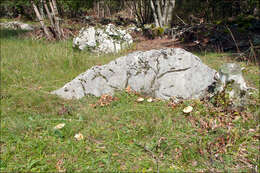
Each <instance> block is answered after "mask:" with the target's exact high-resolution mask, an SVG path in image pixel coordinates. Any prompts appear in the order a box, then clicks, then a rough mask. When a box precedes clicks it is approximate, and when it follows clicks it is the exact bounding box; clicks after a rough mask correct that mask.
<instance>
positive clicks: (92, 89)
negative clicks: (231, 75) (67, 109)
mask: <svg viewBox="0 0 260 173" xmlns="http://www.w3.org/2000/svg"><path fill="white" fill-rule="evenodd" d="M215 74H216V71H215V70H213V69H211V68H209V67H208V66H207V65H205V64H203V63H202V61H201V60H200V59H199V58H198V57H197V56H195V55H193V54H192V53H189V52H187V51H185V50H183V49H181V48H165V49H160V50H150V51H146V52H141V51H137V52H134V53H131V54H128V55H127V56H123V57H120V58H118V59H116V60H114V61H111V62H110V63H108V64H106V65H103V66H94V67H92V68H90V69H89V70H87V71H86V72H84V73H82V74H80V75H79V76H77V77H76V78H75V79H73V80H72V81H71V82H69V83H67V84H65V85H64V86H63V87H62V88H60V89H58V90H55V91H53V92H52V94H57V95H58V96H60V97H62V98H66V99H72V98H76V99H80V98H82V97H84V96H86V95H89V94H90V95H94V96H101V95H103V94H110V95H113V94H114V92H115V91H117V90H122V89H125V88H126V87H128V86H130V87H131V89H133V90H135V91H137V92H139V93H142V94H144V95H148V96H151V97H155V98H161V99H166V100H169V99H170V98H178V99H193V98H200V97H203V96H205V95H206V94H207V89H208V87H209V86H210V85H212V84H213V83H214V82H215V79H214V76H215Z"/></svg>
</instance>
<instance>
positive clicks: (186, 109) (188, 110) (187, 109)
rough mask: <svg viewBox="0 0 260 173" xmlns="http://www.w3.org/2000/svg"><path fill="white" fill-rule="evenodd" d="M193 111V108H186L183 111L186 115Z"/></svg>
mask: <svg viewBox="0 0 260 173" xmlns="http://www.w3.org/2000/svg"><path fill="white" fill-rule="evenodd" d="M192 110H193V107H191V106H187V107H185V108H184V109H183V112H184V113H185V114H188V113H190V112H191V111H192Z"/></svg>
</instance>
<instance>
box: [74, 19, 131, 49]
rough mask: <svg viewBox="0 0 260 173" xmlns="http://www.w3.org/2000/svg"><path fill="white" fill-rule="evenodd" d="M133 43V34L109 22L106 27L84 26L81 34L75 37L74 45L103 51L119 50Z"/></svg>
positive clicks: (79, 47)
mask: <svg viewBox="0 0 260 173" xmlns="http://www.w3.org/2000/svg"><path fill="white" fill-rule="evenodd" d="M132 43H133V39H132V36H131V35H130V34H129V33H127V31H126V30H122V29H120V28H117V27H116V26H114V25H113V24H108V25H107V26H105V28H97V29H95V28H94V27H89V28H82V29H81V30H80V32H79V35H78V36H77V37H76V38H74V39H73V47H76V48H78V49H80V50H83V49H85V48H88V49H90V50H92V51H93V52H103V53H116V52H119V51H120V50H121V49H124V48H126V47H127V46H129V45H130V44H132Z"/></svg>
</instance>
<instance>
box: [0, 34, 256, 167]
mask: <svg viewBox="0 0 260 173" xmlns="http://www.w3.org/2000/svg"><path fill="white" fill-rule="evenodd" d="M3 33H4V34H3ZM19 34H21V33H20V32H14V31H7V30H5V31H3V30H2V31H1V38H0V39H1V141H0V145H1V146H0V148H1V150H0V152H1V160H0V170H1V171H2V172H8V171H26V172H29V171H45V172H47V171H48V172H54V171H55V172H56V171H59V170H60V171H61V170H66V171H68V172H74V171H80V172H86V171H100V172H106V171H112V172H116V171H138V172H141V171H142V172H148V171H157V165H158V167H159V171H161V172H166V171H168V172H169V171H180V172H191V171H194V172H198V171H213V172H215V171H221V172H223V171H227V172H248V171H250V170H255V167H256V166H258V168H259V166H260V165H259V158H258V156H259V148H258V147H259V146H258V144H259V143H258V142H259V141H258V140H259V124H258V121H257V120H259V115H258V114H259V108H258V107H259V100H258V98H257V96H254V97H252V104H251V105H249V106H248V107H246V108H245V110H244V111H243V112H238V111H234V112H228V111H224V110H223V109H222V108H214V107H211V106H210V105H208V103H204V102H201V101H198V100H195V101H186V102H184V103H182V104H179V105H177V106H176V107H175V108H170V107H168V106H167V105H168V104H169V103H168V102H164V101H159V102H153V103H148V102H143V103H137V102H136V99H137V98H138V96H136V95H131V94H128V93H126V92H124V91H122V92H119V93H117V94H116V95H115V97H117V98H118V100H117V101H114V102H112V103H111V104H110V105H109V106H105V107H100V106H98V107H97V108H93V107H92V106H91V104H95V103H96V102H97V101H98V99H99V98H95V97H91V96H89V97H86V98H83V99H80V100H63V99H60V98H58V97H56V96H55V95H51V94H49V92H50V91H53V90H55V89H57V88H59V87H61V86H63V85H64V84H65V83H66V82H69V81H70V80H72V79H73V78H74V77H76V76H77V75H78V74H80V73H82V72H84V71H86V70H87V69H88V68H90V67H92V66H93V65H98V64H105V63H107V62H109V61H111V60H112V59H115V58H117V57H119V56H121V55H123V54H125V53H124V52H123V53H121V54H116V55H99V56H97V55H93V54H89V53H88V52H78V51H75V50H73V49H72V43H71V41H66V42H58V43H56V42H53V43H50V42H46V41H32V40H29V39H19V38H18V35H19ZM200 57H201V59H202V60H203V61H204V62H205V63H207V64H208V65H209V66H211V67H213V68H215V69H218V68H219V66H220V65H221V64H223V63H225V62H230V61H232V60H231V59H230V58H229V57H228V54H215V53H210V54H206V55H200ZM240 64H241V65H242V66H245V67H246V70H245V72H244V76H245V78H246V79H247V81H248V83H250V85H251V86H254V87H257V88H259V75H258V74H259V70H258V68H257V67H256V66H254V65H246V64H245V63H240ZM188 105H192V106H193V107H194V110H193V112H192V113H191V114H190V115H184V113H183V112H182V109H183V108H184V107H185V106H188ZM214 120H216V123H217V125H219V127H216V128H213V125H212V124H214ZM59 123H65V124H66V125H65V127H64V128H62V129H60V130H54V129H53V128H54V127H55V126H56V125H57V124H59ZM79 132H80V133H82V134H83V136H84V139H83V140H81V141H76V140H75V138H74V135H75V134H76V133H79Z"/></svg>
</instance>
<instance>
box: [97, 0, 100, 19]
mask: <svg viewBox="0 0 260 173" xmlns="http://www.w3.org/2000/svg"><path fill="white" fill-rule="evenodd" d="M97 11H98V14H97V16H98V18H99V17H100V13H99V1H97Z"/></svg>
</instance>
